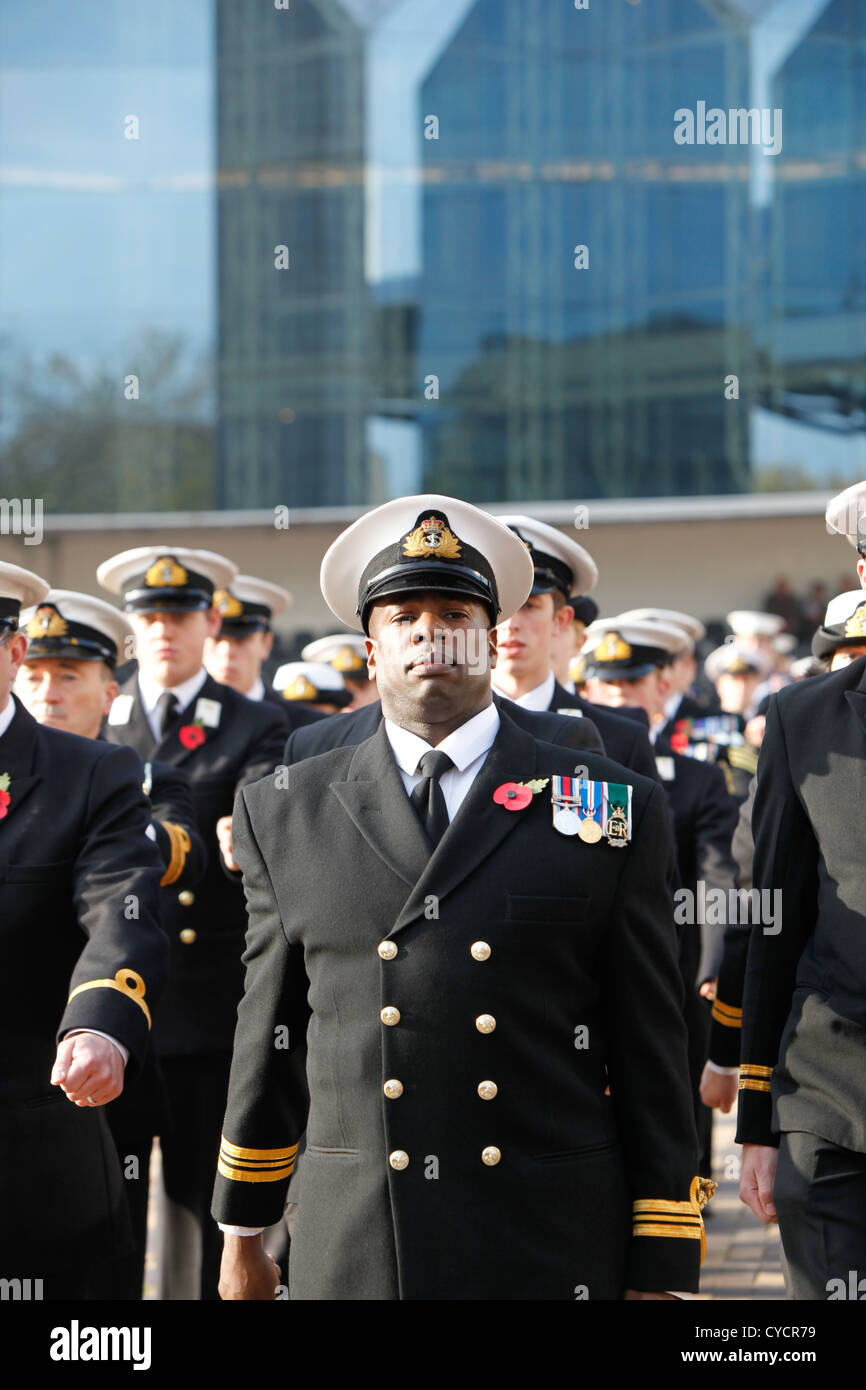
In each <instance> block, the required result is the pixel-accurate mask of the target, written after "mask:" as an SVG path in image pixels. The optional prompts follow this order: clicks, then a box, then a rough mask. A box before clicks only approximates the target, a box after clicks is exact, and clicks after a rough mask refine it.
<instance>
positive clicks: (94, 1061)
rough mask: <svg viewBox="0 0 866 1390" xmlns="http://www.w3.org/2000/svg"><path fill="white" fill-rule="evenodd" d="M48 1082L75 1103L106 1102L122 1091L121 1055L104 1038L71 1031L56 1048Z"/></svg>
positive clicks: (96, 1103)
mask: <svg viewBox="0 0 866 1390" xmlns="http://www.w3.org/2000/svg"><path fill="white" fill-rule="evenodd" d="M51 1084H52V1086H59V1087H60V1089H61V1090H62V1091H65V1092H66V1095H67V1097H68V1098H69V1100H72V1101H74V1102H75V1104H76V1105H81V1106H84V1105H88V1106H93V1105H107V1104H108V1102H109V1101H110V1100H116V1099H117V1097H118V1096H119V1095H120V1093H121V1091H122V1090H123V1057H122V1056H121V1054H120V1052H119V1051H118V1049H117V1048H116V1047H115V1046H114V1043H110V1042H109V1041H108V1039H107V1038H98V1037H96V1036H95V1034H93V1033H73V1034H72V1035H71V1037H67V1038H64V1039H63V1041H62V1043H61V1044H60V1046H59V1047H58V1049H57V1056H56V1057H55V1059H54V1066H53V1067H52V1069H51Z"/></svg>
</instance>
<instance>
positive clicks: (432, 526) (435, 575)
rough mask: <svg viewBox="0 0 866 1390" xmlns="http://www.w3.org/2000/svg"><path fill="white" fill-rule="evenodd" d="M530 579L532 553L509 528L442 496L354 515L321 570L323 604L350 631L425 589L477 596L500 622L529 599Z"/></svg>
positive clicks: (398, 500) (428, 495)
mask: <svg viewBox="0 0 866 1390" xmlns="http://www.w3.org/2000/svg"><path fill="white" fill-rule="evenodd" d="M532 581H533V568H532V560H531V559H530V557H529V551H528V550H527V549H526V546H525V545H524V544H523V542H522V541H519V540H518V539H517V537H516V536H515V534H514V532H513V531H509V530H508V528H507V526H503V525H502V524H501V522H499V521H497V520H496V518H495V517H492V516H490V514H489V513H488V512H484V511H482V510H481V508H480V507H473V506H471V505H470V504H469V503H468V502H462V501H460V499H459V498H456V497H445V496H443V495H442V494H440V493H426V494H422V495H419V496H415V497H398V498H395V499H394V501H392V502H386V503H385V504H384V505H383V506H381V507H376V508H375V509H374V510H373V511H371V512H367V513H366V514H365V515H364V516H362V517H359V518H358V520H357V521H355V522H353V524H352V525H351V526H350V527H349V528H348V530H346V531H344V532H343V533H342V535H340V536H338V537H337V539H336V540H335V541H334V543H333V544H332V545H331V546H330V547H329V549H328V551H327V552H326V554H325V558H324V559H323V561H322V569H321V585H322V593H323V595H324V597H325V601H326V603H327V604H328V607H329V608H330V609H331V612H332V613H334V614H335V616H336V617H337V618H339V620H340V622H342V623H345V625H346V626H347V627H351V628H354V629H355V631H359V630H360V631H364V628H365V623H366V620H367V616H368V614H369V611H370V608H371V607H372V606H373V604H374V603H376V602H378V601H380V600H384V599H385V598H388V597H392V596H394V595H396V594H408V593H411V592H413V591H414V592H420V591H423V590H432V591H434V592H439V593H446V594H447V593H454V594H462V595H464V596H466V597H471V598H474V599H475V600H476V601H477V602H480V603H483V604H484V605H485V607H486V608H487V610H488V612H489V614H490V621H491V623H492V624H495V623H501V622H504V621H505V619H506V618H510V617H511V615H512V613H515V612H516V611H517V609H518V608H521V607H522V606H523V604H524V603H525V602H526V599H527V597H528V596H529V593H530V590H531V589H532Z"/></svg>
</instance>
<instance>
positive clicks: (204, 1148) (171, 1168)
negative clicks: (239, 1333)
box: [160, 1052, 232, 1299]
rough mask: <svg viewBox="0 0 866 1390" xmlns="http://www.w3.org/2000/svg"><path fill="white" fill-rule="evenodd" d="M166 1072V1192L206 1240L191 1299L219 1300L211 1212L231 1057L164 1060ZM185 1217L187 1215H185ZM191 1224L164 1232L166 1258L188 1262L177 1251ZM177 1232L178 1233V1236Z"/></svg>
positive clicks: (218, 1241)
mask: <svg viewBox="0 0 866 1390" xmlns="http://www.w3.org/2000/svg"><path fill="white" fill-rule="evenodd" d="M161 1060H162V1070H163V1074H164V1077H165V1083H166V1087H167V1089H168V1098H169V1113H170V1117H171V1123H170V1128H169V1129H168V1130H167V1131H166V1132H165V1133H164V1134H162V1135H160V1147H161V1148H162V1174H163V1183H164V1186H165V1194H166V1196H167V1197H168V1198H169V1200H170V1202H172V1203H174V1204H175V1205H176V1206H177V1207H180V1208H181V1209H183V1211H184V1212H186V1213H188V1214H189V1217H191V1218H192V1220H193V1221H194V1222H195V1224H196V1225H197V1226H198V1234H199V1236H200V1239H201V1262H200V1279H199V1281H198V1285H199V1287H198V1289H197V1290H195V1289H190V1290H189V1292H188V1293H187V1294H186V1296H187V1297H192V1298H196V1297H198V1298H202V1299H216V1298H218V1297H219V1292H218V1289H217V1285H218V1283H219V1267H220V1259H221V1257H222V1246H223V1238H222V1232H221V1231H220V1229H219V1227H218V1226H217V1223H216V1222H215V1221H214V1219H213V1217H212V1216H211V1214H210V1204H211V1199H212V1197H213V1187H214V1180H215V1178H216V1166H217V1158H218V1156H219V1145H220V1135H221V1132H222V1122H223V1116H224V1115H225V1109H226V1095H227V1092H228V1082H229V1071H230V1069H231V1061H232V1058H231V1053H230V1052H226V1053H213V1054H211V1055H209V1056H204V1057H163V1058H162V1059H161ZM181 1215H182V1213H181ZM189 1230H190V1224H189V1220H187V1221H186V1223H184V1221H183V1220H181V1221H180V1222H178V1223H177V1224H172V1225H171V1226H170V1227H169V1228H168V1229H166V1230H165V1231H163V1233H162V1235H163V1243H162V1251H161V1256H162V1259H163V1261H168V1262H169V1263H171V1262H173V1261H175V1260H176V1261H177V1262H178V1264H181V1263H182V1262H183V1259H184V1256H185V1254H186V1253H187V1252H184V1251H180V1250H177V1249H172V1242H173V1240H175V1239H176V1238H177V1239H181V1240H185V1239H187V1238H188V1236H187V1235H186V1234H185V1232H189ZM175 1232H177V1233H178V1235H177V1237H176V1236H175Z"/></svg>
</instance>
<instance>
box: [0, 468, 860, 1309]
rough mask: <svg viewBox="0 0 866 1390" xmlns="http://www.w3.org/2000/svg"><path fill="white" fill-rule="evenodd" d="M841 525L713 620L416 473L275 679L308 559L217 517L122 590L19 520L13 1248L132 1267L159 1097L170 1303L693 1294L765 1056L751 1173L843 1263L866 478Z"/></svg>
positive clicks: (5, 599) (798, 1281) (0, 609)
mask: <svg viewBox="0 0 866 1390" xmlns="http://www.w3.org/2000/svg"><path fill="white" fill-rule="evenodd" d="M827 523H828V525H829V526H830V527H831V529H834V530H836V531H837V532H838V533H839V534H840V535H842V536H845V537H847V538H848V540H849V541H850V542H851V543H852V544H853V545H854V546H855V547H856V548H857V553H858V556H859V557H860V558H859V559H858V561H857V566H856V573H855V572H853V571H852V576H851V585H850V587H849V588H847V589H845V590H844V591H842V592H840V593H839V594H836V595H834V596H832V597H831V598H830V599H829V601H828V602H827V603H826V604H824V605H823V609H822V611H821V612H820V613H818V612H817V610H815V608H814V604H813V605H812V608H811V609H807V606H806V605H802V604H798V605H797V606H796V611H795V607H794V605H793V603H792V602H788V600H789V599H790V597H791V596H790V595H789V594H788V593H787V590H786V586H784V584H778V585H777V586H776V589H775V590H774V594H773V596H771V597H772V601H770V600H768V602H767V605H766V607H765V610H764V611H760V612H746V611H737V612H731V613H729V614H728V615H727V618H726V627H727V633H726V635H725V636H724V640H721V641H720V642H718V643H717V644H716V645H714V646H713V647H712V650H709V651H708V650H707V629H706V626H705V623H704V622H702V621H701V619H700V618H699V617H698V616H696V615H693V614H690V613H687V612H682V611H678V610H672V609H667V608H660V607H655V608H654V607H648V606H643V607H635V608H632V609H629V610H627V611H625V612H621V613H617V614H610V613H607V614H606V613H604V612H603V611H600V610H599V608H598V606H597V605H596V603H595V601H594V599H593V598H592V597H591V595H592V594H593V592H594V591H595V590H596V586H597V584H598V581H599V573H598V569H597V566H596V564H595V562H594V560H593V558H592V556H591V555H590V553H589V552H588V550H587V549H586V548H585V547H583V546H582V545H580V544H578V543H577V542H576V541H574V540H573V539H572V538H571V537H570V536H569V535H567V534H566V533H565V532H562V531H560V530H558V529H557V528H555V527H552V526H549V525H547V524H546V523H543V522H540V521H538V520H536V519H534V518H532V517H531V516H528V515H522V514H521V515H510V516H504V517H496V518H494V517H493V516H491V515H489V514H488V513H486V512H484V511H482V510H480V509H479V508H476V507H473V506H470V505H469V504H467V503H465V502H462V501H460V500H459V499H455V498H449V497H443V496H440V495H424V496H419V497H409V498H399V499H396V500H395V501H392V502H389V503H387V504H385V505H384V506H382V507H378V508H376V509H374V510H372V511H370V512H368V513H366V514H365V515H364V516H362V517H361V518H360V519H359V520H358V521H357V522H355V523H354V524H353V525H352V526H350V527H349V528H348V529H347V530H346V531H345V532H343V533H342V534H341V535H340V536H339V537H338V538H337V540H336V541H335V542H334V544H333V545H332V546H331V547H330V549H329V550H328V552H327V554H326V555H325V556H324V559H323V562H322V570H321V582H322V592H323V595H324V597H325V599H326V601H327V603H328V605H329V607H330V609H331V611H332V612H333V614H334V617H335V619H336V623H335V631H334V632H332V633H330V634H327V635H325V636H322V637H321V638H319V639H317V640H316V641H314V642H312V643H310V644H308V645H307V646H306V647H304V649H303V651H302V653H301V659H300V660H299V661H292V662H289V663H284V664H283V665H280V666H279V667H278V669H277V670H276V671H275V673H274V676H273V678H272V680H271V682H270V684H269V685H268V684H266V682H265V679H264V677H263V672H264V671H265V670H267V669H268V664H269V661H270V658H271V655H272V647H273V641H274V632H273V624H274V620H275V618H278V617H279V616H280V614H281V613H283V612H284V611H285V609H286V608H287V607H288V605H289V603H290V601H291V597H290V595H289V594H288V593H287V591H286V590H285V589H283V588H281V587H280V586H278V585H276V584H274V583H272V582H269V581H266V580H264V579H261V578H257V577H254V576H248V575H239V574H238V573H237V570H236V567H235V565H234V564H233V563H232V562H231V561H230V560H229V559H228V558H226V557H224V556H222V555H217V554H215V553H213V552H209V551H205V550H199V549H193V548H188V547H180V546H176V545H169V544H166V545H164V546H162V545H156V546H146V547H140V548H137V549H134V550H127V551H124V552H123V553H121V554H119V555H115V556H113V557H111V558H110V559H107V560H105V561H104V562H103V563H102V564H101V565H100V566H99V568H98V570H97V572H96V578H97V580H98V584H99V586H101V588H102V589H103V591H104V592H105V593H106V594H108V595H112V596H113V598H114V602H109V601H108V600H107V599H106V598H102V597H99V596H97V595H96V594H95V593H79V592H73V591H69V590H62V589H51V588H50V587H49V585H48V584H47V583H46V582H45V581H44V580H43V579H42V578H40V577H39V576H38V575H36V574H34V573H31V572H30V571H28V570H25V569H22V568H20V567H19V566H16V565H14V564H11V563H8V562H0V898H2V904H3V914H2V916H3V925H2V928H0V930H2V932H3V936H4V940H5V941H6V943H7V947H8V953H7V957H6V966H7V969H6V971H5V972H4V977H3V984H2V985H0V990H2V992H3V996H4V1004H5V1007H4V1008H3V1009H2V1011H0V1038H2V1042H0V1048H2V1055H3V1066H2V1068H0V1111H2V1113H3V1122H4V1128H5V1129H6V1132H7V1134H8V1135H9V1142H8V1143H5V1144H4V1145H3V1146H0V1257H2V1259H0V1276H3V1277H4V1278H7V1279H11V1278H15V1279H28V1278H38V1279H40V1280H41V1281H42V1287H43V1288H44V1291H45V1292H44V1296H45V1297H46V1298H52V1299H74V1298H89V1299H97V1300H100V1299H118V1298H122V1299H127V1300H136V1299H139V1298H141V1296H142V1288H143V1276H144V1259H145V1249H146V1246H147V1240H148V1224H149V1221H148V1203H149V1196H150V1192H151V1182H150V1174H151V1157H152V1150H153V1145H154V1140H155V1138H157V1137H158V1140H159V1153H160V1165H159V1170H160V1179H159V1189H158V1201H159V1211H158V1219H157V1220H156V1228H157V1231H158V1237H159V1249H158V1252H157V1269H158V1280H159V1282H158V1289H157V1296H158V1297H160V1298H163V1299H189V1298H193V1299H203V1300H209V1299H216V1298H217V1297H219V1296H221V1297H223V1298H229V1299H234V1298H261V1299H268V1298H273V1297H274V1296H275V1293H277V1292H278V1290H280V1289H281V1288H287V1289H288V1291H289V1296H290V1297H291V1298H292V1299H296V1300H309V1299H334V1298H336V1299H371V1298H374V1299H476V1298H477V1299H575V1298H577V1299H583V1298H587V1299H590V1300H598V1299H619V1298H623V1297H625V1298H629V1299H666V1298H676V1297H684V1296H688V1294H689V1293H694V1292H696V1291H697V1290H698V1288H699V1269H700V1263H701V1259H702V1255H703V1251H704V1248H705V1232H704V1219H703V1212H704V1208H705V1206H706V1203H707V1202H708V1201H709V1200H710V1199H711V1197H712V1194H713V1190H714V1187H715V1184H714V1182H713V1180H712V1171H713V1169H712V1117H713V1112H714V1110H717V1109H721V1110H722V1111H729V1110H730V1109H731V1108H732V1106H733V1105H734V1104H735V1102H736V1101H737V1098H738V1097H739V1129H738V1139H739V1140H740V1141H741V1142H742V1143H743V1144H744V1146H745V1147H744V1157H743V1175H742V1184H741V1195H742V1197H743V1200H744V1202H746V1203H747V1204H748V1205H749V1206H750V1207H751V1209H752V1210H753V1212H754V1214H755V1216H756V1217H757V1219H758V1220H760V1221H762V1222H764V1223H767V1222H769V1221H773V1220H775V1219H777V1216H778V1220H779V1221H780V1225H781V1232H782V1241H783V1246H784V1250H785V1256H786V1278H787V1281H788V1287H789V1292H790V1293H791V1296H793V1297H795V1298H819V1299H825V1298H828V1297H833V1296H834V1295H833V1293H832V1288H833V1287H834V1281H835V1280H838V1279H844V1280H847V1279H848V1271H849V1270H850V1269H855V1270H856V1269H858V1268H862V1266H863V1263H864V1262H866V1216H864V1212H866V1201H864V1200H863V1198H864V1188H866V1157H864V1155H866V1130H864V1125H866V1119H864V1116H866V1107H864V1105H863V1103H862V1102H863V1085H864V1076H866V1066H864V1063H866V1055H864V1049H866V980H864V978H863V961H864V953H863V946H862V942H863V926H864V920H866V896H864V892H866V890H864V887H863V878H862V874H861V872H860V856H859V854H858V847H859V836H858V823H859V816H858V811H859V803H858V794H859V792H860V790H861V785H862V778H863V768H864V766H866V762H864V753H863V735H864V725H866V671H864V662H863V660H862V658H863V657H864V656H866V592H864V589H866V558H864V557H866V483H863V484H857V485H855V487H854V488H850V489H848V490H847V491H846V492H845V493H843V494H840V496H839V497H838V498H834V499H832V501H831V502H830V504H829V505H828V509H827ZM643 596H644V595H642V597H643ZM812 597H813V598H814V597H815V595H814V594H813V595H812ZM783 600H784V602H783ZM118 601H119V603H120V606H119V607H118V606H117V603H118ZM783 609H784V610H785V611H782V610H783ZM807 611H808V627H809V629H810V630H809V633H808V640H809V647H810V653H809V654H808V655H806V656H803V655H798V654H797V646H796V642H797V640H801V641H802V639H803V637H804V633H805V628H804V626H803V624H804V621H805V617H804V615H805V614H806V613H807ZM130 662H132V665H130V664H129V663H130ZM121 670H122V671H124V672H128V674H125V675H124V678H123V679H122V680H119V679H118V672H119V671H121ZM759 754H760V757H759ZM777 1162H778V1170H777ZM46 1193H50V1199H49V1200H47V1201H46ZM34 1210H36V1211H38V1212H39V1214H40V1216H39V1221H38V1223H37V1224H36V1225H35V1226H34V1220H33V1212H34ZM151 1224H153V1223H151Z"/></svg>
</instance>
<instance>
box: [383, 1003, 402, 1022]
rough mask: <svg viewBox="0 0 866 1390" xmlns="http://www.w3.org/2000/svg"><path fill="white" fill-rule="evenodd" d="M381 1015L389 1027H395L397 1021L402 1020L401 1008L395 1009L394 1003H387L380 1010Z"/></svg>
mask: <svg viewBox="0 0 866 1390" xmlns="http://www.w3.org/2000/svg"><path fill="white" fill-rule="evenodd" d="M379 1017H380V1018H381V1020H382V1022H383V1023H384V1024H385V1025H386V1026H387V1027H388V1028H393V1027H394V1024H395V1023H399V1022H400V1010H399V1009H395V1008H394V1006H393V1004H387V1005H386V1006H385V1008H384V1009H382V1011H381V1012H380V1014H379Z"/></svg>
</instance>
